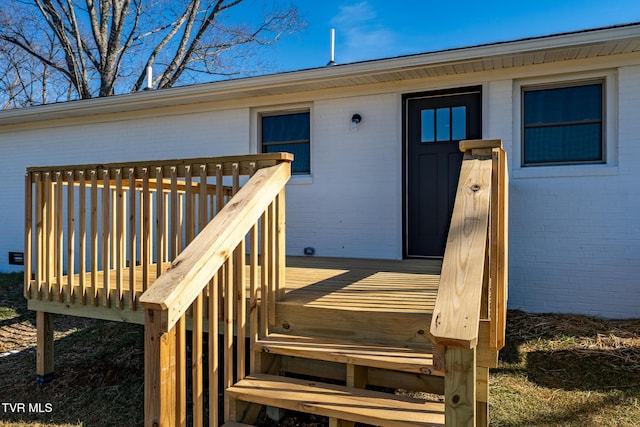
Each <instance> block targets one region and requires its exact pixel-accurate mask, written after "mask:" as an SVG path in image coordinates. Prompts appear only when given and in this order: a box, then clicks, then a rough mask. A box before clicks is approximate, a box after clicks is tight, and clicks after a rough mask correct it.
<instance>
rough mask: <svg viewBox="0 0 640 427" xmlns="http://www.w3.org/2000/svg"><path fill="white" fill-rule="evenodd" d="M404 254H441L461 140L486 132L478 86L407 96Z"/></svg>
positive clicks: (450, 211)
mask: <svg viewBox="0 0 640 427" xmlns="http://www.w3.org/2000/svg"><path fill="white" fill-rule="evenodd" d="M404 105H405V119H406V120H405V124H406V133H405V138H406V150H405V153H406V163H405V165H406V184H405V253H406V255H407V256H408V257H439V256H443V255H444V246H445V242H446V239H447V233H448V230H449V223H450V220H451V213H452V211H453V202H454V199H455V194H456V187H457V185H458V177H459V175H460V167H461V165H462V153H461V152H460V150H459V149H458V142H459V141H460V140H462V139H479V138H481V137H482V93H481V90H480V87H473V88H464V89H457V90H451V91H438V92H429V93H422V94H415V95H407V96H405V103H404Z"/></svg>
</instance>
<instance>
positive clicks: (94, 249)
mask: <svg viewBox="0 0 640 427" xmlns="http://www.w3.org/2000/svg"><path fill="white" fill-rule="evenodd" d="M90 175H91V221H90V222H91V230H90V233H91V248H90V251H91V252H90V257H91V261H90V266H89V269H90V270H91V298H93V305H96V306H97V305H98V289H99V288H98V286H97V282H98V172H97V171H95V170H92V171H91V172H90Z"/></svg>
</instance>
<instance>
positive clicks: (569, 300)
mask: <svg viewBox="0 0 640 427" xmlns="http://www.w3.org/2000/svg"><path fill="white" fill-rule="evenodd" d="M618 86H619V92H618V106H617V108H618V111H617V113H618V122H619V123H618V138H617V143H618V147H617V148H618V158H617V159H609V160H610V162H611V163H612V164H614V165H615V163H616V160H617V163H618V167H617V168H615V167H613V168H611V167H609V168H603V167H596V168H595V169H590V168H583V169H581V168H579V167H574V169H575V170H574V172H576V171H579V172H580V173H575V175H576V176H556V177H553V176H550V177H546V178H545V177H538V178H536V177H530V178H526V177H522V176H520V177H518V176H517V174H516V176H515V177H513V179H512V180H511V187H510V190H511V205H510V216H511V217H510V219H511V221H510V229H509V231H510V248H509V250H510V267H511V269H510V289H509V304H510V306H511V307H513V308H523V309H525V310H529V311H538V312H558V311H562V312H578V313H588V314H597V315H602V316H607V317H637V316H638V315H640V279H639V277H640V221H638V214H639V213H640V196H639V195H638V194H639V193H638V190H637V183H638V182H640V138H639V135H640V121H639V120H638V117H637V111H638V105H639V104H640V67H627V68H621V69H620V70H619V74H618ZM614 108H615V106H614ZM610 113H615V112H614V111H610ZM611 124H612V125H613V126H615V125H616V123H615V121H614V122H613V123H611ZM514 131H517V129H514ZM608 143H615V141H611V140H610V141H608ZM511 161H512V165H513V167H515V168H517V162H518V159H513V158H512V159H511ZM567 168H571V167H567ZM603 171H604V173H602V172H603ZM597 174H599V175H597ZM567 175H571V174H567Z"/></svg>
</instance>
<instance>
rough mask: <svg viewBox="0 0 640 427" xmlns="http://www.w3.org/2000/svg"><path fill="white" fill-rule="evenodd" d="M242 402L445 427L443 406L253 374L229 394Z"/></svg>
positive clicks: (391, 426) (396, 424)
mask: <svg viewBox="0 0 640 427" xmlns="http://www.w3.org/2000/svg"><path fill="white" fill-rule="evenodd" d="M226 392H227V394H228V395H229V396H230V397H231V398H233V399H237V400H240V401H243V402H252V403H258V404H261V405H268V406H275V407H278V408H283V409H289V410H293V411H298V412H307V413H313V414H316V415H322V416H326V417H330V418H336V419H341V420H348V421H354V422H361V423H365V424H373V425H381V426H385V427H408V426H417V427H432V426H444V425H445V424H444V411H445V409H444V403H439V402H429V401H424V400H419V399H414V398H410V397H406V396H398V395H393V394H388V393H380V392H375V391H370V390H364V389H357V388H350V387H345V386H338V385H330V384H323V383H319V382H316V381H305V380H298V379H293V378H287V377H281V376H274V375H266V374H253V375H250V376H248V377H246V378H244V379H242V380H240V381H239V382H237V383H236V384H234V385H233V386H231V387H230V388H228V389H227V390H226Z"/></svg>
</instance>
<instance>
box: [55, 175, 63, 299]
mask: <svg viewBox="0 0 640 427" xmlns="http://www.w3.org/2000/svg"><path fill="white" fill-rule="evenodd" d="M54 187H55V198H56V201H55V209H54V211H53V215H54V216H55V222H56V225H55V227H56V231H55V233H56V246H55V260H56V269H55V276H56V291H57V292H58V302H63V301H64V289H63V283H62V275H63V271H64V227H63V216H64V208H63V207H62V193H63V189H62V173H61V172H59V171H58V172H56V182H55V185H54Z"/></svg>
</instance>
